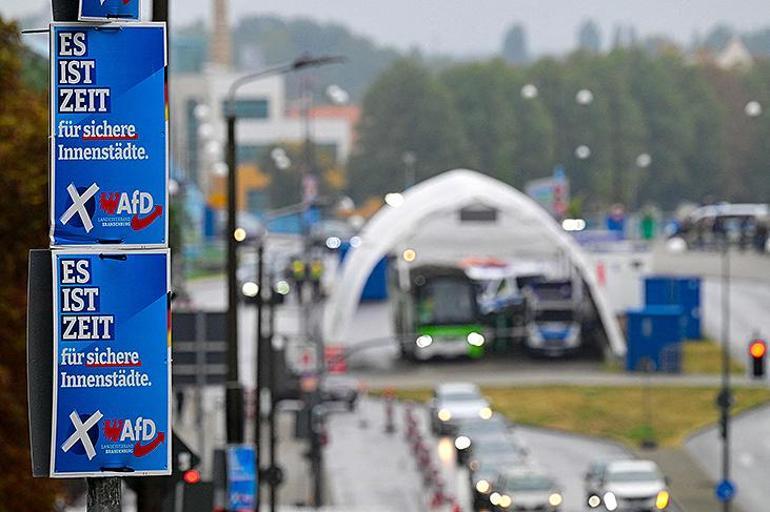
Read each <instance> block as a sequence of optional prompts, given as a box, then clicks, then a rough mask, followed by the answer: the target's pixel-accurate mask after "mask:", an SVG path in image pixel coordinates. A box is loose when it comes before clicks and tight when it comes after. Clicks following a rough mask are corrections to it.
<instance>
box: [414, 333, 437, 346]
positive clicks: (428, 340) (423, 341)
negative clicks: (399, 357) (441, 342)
mask: <svg viewBox="0 0 770 512" xmlns="http://www.w3.org/2000/svg"><path fill="white" fill-rule="evenodd" d="M414 342H415V344H417V346H418V347H419V348H426V347H430V346H431V344H432V343H433V338H432V337H431V336H428V335H427V334H423V335H422V336H418V337H417V339H416V340H414Z"/></svg>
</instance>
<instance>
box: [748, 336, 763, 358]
mask: <svg viewBox="0 0 770 512" xmlns="http://www.w3.org/2000/svg"><path fill="white" fill-rule="evenodd" d="M766 353H767V344H766V343H765V342H764V341H763V340H754V341H752V342H751V344H750V345H749V354H751V357H752V358H753V359H761V358H763V357H765V354H766Z"/></svg>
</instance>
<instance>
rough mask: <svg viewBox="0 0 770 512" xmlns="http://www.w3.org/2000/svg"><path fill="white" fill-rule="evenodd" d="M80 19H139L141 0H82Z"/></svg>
mask: <svg viewBox="0 0 770 512" xmlns="http://www.w3.org/2000/svg"><path fill="white" fill-rule="evenodd" d="M78 14H79V15H78V19H80V20H83V21H92V20H113V21H114V20H116V19H120V20H138V19H139V0H80V10H79V12H78Z"/></svg>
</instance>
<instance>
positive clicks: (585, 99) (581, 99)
mask: <svg viewBox="0 0 770 512" xmlns="http://www.w3.org/2000/svg"><path fill="white" fill-rule="evenodd" d="M575 101H576V102H577V103H578V105H590V104H591V103H593V101H594V93H593V92H591V90H590V89H580V90H579V91H578V92H577V94H576V95H575Z"/></svg>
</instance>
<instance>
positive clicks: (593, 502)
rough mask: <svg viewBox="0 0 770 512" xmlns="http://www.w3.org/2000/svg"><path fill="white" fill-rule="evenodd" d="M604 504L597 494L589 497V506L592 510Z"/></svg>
mask: <svg viewBox="0 0 770 512" xmlns="http://www.w3.org/2000/svg"><path fill="white" fill-rule="evenodd" d="M601 504H602V499H601V498H600V497H599V496H597V495H596V494H592V495H591V496H589V497H588V506H589V507H591V508H597V507H598V506H599V505H601Z"/></svg>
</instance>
